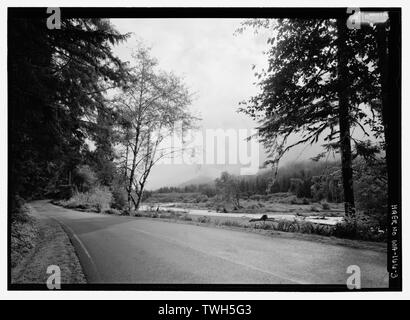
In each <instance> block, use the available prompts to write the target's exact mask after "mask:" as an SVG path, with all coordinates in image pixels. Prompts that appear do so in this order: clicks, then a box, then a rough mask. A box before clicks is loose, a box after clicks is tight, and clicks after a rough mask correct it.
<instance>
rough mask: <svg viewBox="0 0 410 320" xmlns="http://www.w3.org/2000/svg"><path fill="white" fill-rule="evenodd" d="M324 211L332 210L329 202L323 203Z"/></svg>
mask: <svg viewBox="0 0 410 320" xmlns="http://www.w3.org/2000/svg"><path fill="white" fill-rule="evenodd" d="M322 209H323V210H330V204H328V203H327V202H323V203H322Z"/></svg>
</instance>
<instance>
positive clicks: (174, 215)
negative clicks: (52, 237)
mask: <svg viewBox="0 0 410 320" xmlns="http://www.w3.org/2000/svg"><path fill="white" fill-rule="evenodd" d="M54 204H55V203H54ZM68 209H70V210H76V209H72V208H68ZM78 211H82V212H86V210H78ZM100 214H104V215H117V214H113V213H111V211H105V212H104V213H100ZM121 216H126V217H130V216H128V215H121ZM133 217H134V218H136V219H138V218H144V219H152V220H161V221H165V222H169V223H183V224H190V225H196V226H203V227H211V228H222V229H227V230H234V231H239V232H251V233H257V234H261V235H265V236H269V237H272V238H277V237H281V238H286V239H299V240H306V241H314V242H320V243H325V244H330V245H338V246H346V247H349V248H357V249H364V250H373V251H378V252H387V246H386V244H385V243H384V242H373V241H363V240H351V239H343V238H338V237H334V236H328V235H327V236H325V235H318V234H312V233H300V232H290V231H287V232H284V231H280V230H275V229H274V225H273V224H271V223H264V222H256V223H250V222H249V219H248V218H237V217H214V216H194V215H188V214H186V213H183V212H176V211H165V210H160V211H138V212H136V213H134V215H133Z"/></svg>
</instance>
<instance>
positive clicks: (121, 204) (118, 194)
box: [111, 188, 127, 210]
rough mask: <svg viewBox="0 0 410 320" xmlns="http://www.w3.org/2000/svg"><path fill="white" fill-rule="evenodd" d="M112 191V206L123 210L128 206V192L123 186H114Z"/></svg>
mask: <svg viewBox="0 0 410 320" xmlns="http://www.w3.org/2000/svg"><path fill="white" fill-rule="evenodd" d="M111 192H112V197H113V201H112V207H113V208H115V209H119V210H122V209H124V208H125V207H126V206H127V193H126V192H125V191H124V190H122V189H121V188H113V190H112V191H111Z"/></svg>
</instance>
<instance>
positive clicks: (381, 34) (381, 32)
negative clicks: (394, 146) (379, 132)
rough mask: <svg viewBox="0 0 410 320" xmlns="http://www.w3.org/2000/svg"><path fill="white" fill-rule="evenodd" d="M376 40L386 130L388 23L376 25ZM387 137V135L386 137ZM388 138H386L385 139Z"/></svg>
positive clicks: (383, 118)
mask: <svg viewBox="0 0 410 320" xmlns="http://www.w3.org/2000/svg"><path fill="white" fill-rule="evenodd" d="M376 42H377V55H378V59H377V64H378V68H379V72H380V84H381V100H382V121H383V126H384V129H385V131H387V128H386V127H387V120H386V118H387V104H388V99H389V97H388V76H389V75H388V68H387V63H388V56H387V54H388V53H387V33H386V25H385V24H380V25H377V26H376ZM385 138H386V137H385ZM385 140H386V139H385Z"/></svg>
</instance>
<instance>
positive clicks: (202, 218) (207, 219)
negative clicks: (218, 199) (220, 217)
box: [197, 216, 211, 223]
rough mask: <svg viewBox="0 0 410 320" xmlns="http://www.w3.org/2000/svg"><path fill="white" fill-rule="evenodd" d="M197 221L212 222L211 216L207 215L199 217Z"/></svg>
mask: <svg viewBox="0 0 410 320" xmlns="http://www.w3.org/2000/svg"><path fill="white" fill-rule="evenodd" d="M197 221H198V222H200V223H210V222H211V218H210V217H207V216H202V217H198V219H197Z"/></svg>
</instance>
